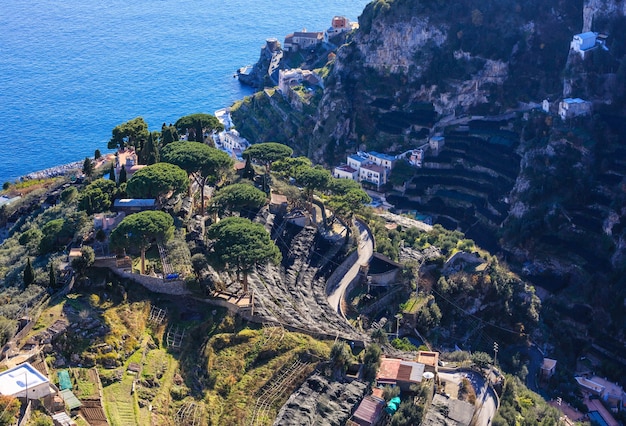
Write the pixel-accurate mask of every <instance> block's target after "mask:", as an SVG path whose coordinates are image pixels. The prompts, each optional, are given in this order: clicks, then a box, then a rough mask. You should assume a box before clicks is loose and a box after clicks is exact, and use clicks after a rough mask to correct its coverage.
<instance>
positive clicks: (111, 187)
mask: <svg viewBox="0 0 626 426" xmlns="http://www.w3.org/2000/svg"><path fill="white" fill-rule="evenodd" d="M115 188H116V186H115V183H113V182H112V181H110V180H108V179H102V178H101V179H96V180H95V181H93V182H91V183H90V184H89V185H87V186H86V187H85V189H84V190H83V191H82V192H81V194H80V196H79V199H78V208H79V209H80V210H84V211H85V212H87V214H88V215H91V214H94V213H100V212H104V211H107V210H108V209H109V208H110V207H111V203H112V202H113V197H114V194H115Z"/></svg>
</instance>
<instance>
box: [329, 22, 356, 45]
mask: <svg viewBox="0 0 626 426" xmlns="http://www.w3.org/2000/svg"><path fill="white" fill-rule="evenodd" d="M358 27H359V24H358V23H356V22H350V20H349V19H348V18H346V17H345V16H334V17H333V20H332V21H331V23H330V28H328V29H327V30H326V31H324V42H326V43H328V40H329V39H330V38H331V37H334V36H336V35H339V34H343V33H345V32H348V31H352V30H353V29H355V28H358Z"/></svg>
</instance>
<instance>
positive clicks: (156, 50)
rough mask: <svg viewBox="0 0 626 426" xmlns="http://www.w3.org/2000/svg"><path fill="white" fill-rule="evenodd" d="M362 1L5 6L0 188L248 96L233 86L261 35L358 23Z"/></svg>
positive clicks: (87, 1) (39, 0)
mask: <svg viewBox="0 0 626 426" xmlns="http://www.w3.org/2000/svg"><path fill="white" fill-rule="evenodd" d="M367 3H368V1H366V0H333V1H325V0H306V1H305V0H301V1H294V0H291V1H290V0H274V1H258V0H229V1H215V0H179V1H174V0H134V1H127V0H71V1H67V0H64V1H62V0H6V1H5V2H3V5H2V11H1V12H0V138H1V139H0V159H1V160H0V161H1V163H0V164H1V166H0V183H2V182H6V181H12V180H15V179H17V178H18V177H20V176H23V175H25V174H27V173H30V172H33V171H37V170H41V169H45V168H48V167H52V166H55V165H59V164H64V163H69V162H72V161H77V160H81V159H83V158H85V157H86V156H93V154H94V151H95V150H96V149H100V150H101V151H102V152H103V153H104V152H107V149H106V145H107V141H108V140H109V138H110V137H111V130H112V129H113V127H115V126H116V125H118V124H120V123H123V122H124V121H127V120H130V119H132V118H135V117H137V116H142V117H143V118H144V119H145V120H146V122H147V123H148V125H149V126H150V129H151V130H159V129H160V128H161V124H162V123H164V122H165V123H170V122H172V123H173V122H174V121H176V120H177V119H178V118H180V117H182V116H184V115H187V114H191V113H196V112H206V113H213V112H214V111H215V110H217V109H219V108H223V107H227V106H230V105H231V104H232V103H233V102H234V101H236V100H237V99H241V98H243V97H244V96H246V95H248V94H250V93H251V91H250V89H249V88H246V87H245V86H241V85H240V84H239V82H238V81H237V79H235V78H233V74H234V73H235V71H236V70H237V69H238V68H239V67H241V66H243V65H247V64H253V63H254V62H256V61H257V59H258V57H259V54H260V49H261V47H262V45H263V44H264V43H265V39H266V38H268V37H276V38H278V39H279V40H281V42H282V40H283V39H284V36H285V35H287V34H288V33H290V32H294V31H300V30H302V29H303V28H306V29H307V30H308V31H322V30H324V29H325V28H328V27H329V26H330V22H331V19H332V17H333V16H334V15H344V16H347V17H348V18H350V19H351V20H353V21H356V20H357V18H358V16H359V15H360V14H361V12H362V10H363V8H364V7H365V5H366V4H367Z"/></svg>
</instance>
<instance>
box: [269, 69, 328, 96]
mask: <svg viewBox="0 0 626 426" xmlns="http://www.w3.org/2000/svg"><path fill="white" fill-rule="evenodd" d="M302 82H307V83H309V84H310V85H311V86H320V87H324V84H323V82H322V78H321V77H320V76H318V75H317V74H316V73H314V72H313V71H310V70H303V69H300V68H292V69H289V70H279V71H278V90H280V92H281V93H282V94H283V95H285V96H286V95H288V93H289V91H290V89H291V88H292V87H293V86H298V85H300V84H302Z"/></svg>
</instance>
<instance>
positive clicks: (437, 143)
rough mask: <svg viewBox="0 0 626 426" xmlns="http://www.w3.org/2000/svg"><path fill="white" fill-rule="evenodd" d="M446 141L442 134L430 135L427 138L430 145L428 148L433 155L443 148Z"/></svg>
mask: <svg viewBox="0 0 626 426" xmlns="http://www.w3.org/2000/svg"><path fill="white" fill-rule="evenodd" d="M445 143H446V139H445V138H444V137H443V136H431V137H430V139H429V140H428V144H429V146H430V150H431V151H433V153H434V154H435V155H437V153H439V151H440V150H441V149H442V148H443V146H444V145H445Z"/></svg>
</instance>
